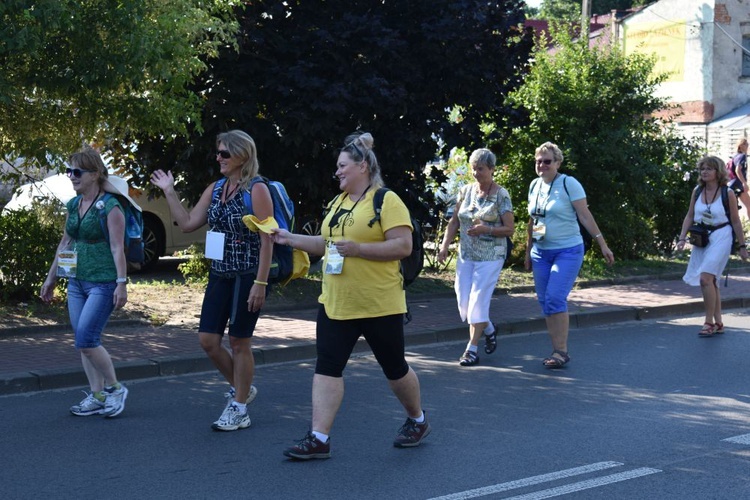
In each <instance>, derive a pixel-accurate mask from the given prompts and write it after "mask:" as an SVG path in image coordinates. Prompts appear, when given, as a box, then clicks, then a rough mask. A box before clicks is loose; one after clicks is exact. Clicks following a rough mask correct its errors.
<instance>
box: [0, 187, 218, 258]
mask: <svg viewBox="0 0 750 500" xmlns="http://www.w3.org/2000/svg"><path fill="white" fill-rule="evenodd" d="M75 195H76V193H75V191H74V190H73V186H72V184H71V183H70V179H69V178H68V176H67V175H65V174H56V175H52V176H50V177H47V178H46V179H43V180H41V181H38V182H32V183H29V184H24V185H23V186H21V187H20V188H19V189H18V190H16V192H15V193H14V194H13V197H12V198H11V199H10V201H9V202H8V204H7V205H5V208H4V209H3V211H8V210H18V209H23V208H29V207H31V203H32V202H33V201H34V200H45V199H53V198H57V199H58V200H59V201H60V202H61V203H63V204H65V203H67V202H68V201H69V200H71V199H72V198H74V197H75ZM130 196H131V197H132V198H133V199H134V200H135V202H136V203H138V205H139V206H140V207H141V208H142V209H143V225H144V228H143V243H144V247H145V254H146V261H145V263H144V264H143V267H142V269H147V268H148V267H150V266H152V265H153V264H155V263H156V261H158V260H159V257H161V256H162V255H171V254H172V253H174V252H176V251H178V250H184V249H186V248H188V247H189V246H190V245H192V244H193V243H205V241H206V229H207V227H208V226H204V227H202V228H200V229H198V230H196V231H193V232H192V233H183V232H182V231H181V230H180V228H179V227H177V223H176V222H175V221H174V220H172V216H171V215H170V212H169V206H168V205H167V200H165V199H164V198H163V197H161V198H156V199H151V200H149V199H148V197H147V196H146V195H145V193H144V192H142V191H138V190H135V189H132V188H131V192H130ZM186 206H187V204H186Z"/></svg>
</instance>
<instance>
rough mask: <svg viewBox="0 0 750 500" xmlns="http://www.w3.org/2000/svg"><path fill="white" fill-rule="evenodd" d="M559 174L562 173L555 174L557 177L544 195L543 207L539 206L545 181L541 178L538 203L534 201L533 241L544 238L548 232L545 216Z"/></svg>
mask: <svg viewBox="0 0 750 500" xmlns="http://www.w3.org/2000/svg"><path fill="white" fill-rule="evenodd" d="M559 176H560V174H557V175H555V178H554V179H552V184H550V185H549V189H548V190H547V194H546V195H545V196H544V200H543V201H544V206H543V207H542V208H541V209H540V208H539V201H540V200H539V198H540V196H541V193H542V187H543V185H544V181H543V180H541V178H540V180H539V187H538V189H537V191H536V203H534V211H533V213H532V217H533V223H532V225H531V239H532V240H533V241H542V240H543V239H544V235H545V234H547V225H546V224H545V222H544V217H545V216H546V215H547V205H549V201H550V195H551V194H552V187H553V186H554V185H555V181H556V180H557V178H558V177H559Z"/></svg>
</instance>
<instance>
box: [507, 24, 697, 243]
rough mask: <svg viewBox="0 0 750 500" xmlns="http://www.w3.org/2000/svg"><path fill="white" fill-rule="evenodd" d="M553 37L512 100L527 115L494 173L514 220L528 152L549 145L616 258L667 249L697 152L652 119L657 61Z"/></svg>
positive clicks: (661, 104) (523, 191) (522, 202)
mask: <svg viewBox="0 0 750 500" xmlns="http://www.w3.org/2000/svg"><path fill="white" fill-rule="evenodd" d="M554 38H555V41H556V45H557V46H558V48H559V50H558V52H557V53H556V54H554V55H551V54H548V53H547V52H546V51H545V50H544V48H543V47H537V48H536V49H535V51H534V64H533V66H532V68H531V71H530V73H529V75H528V76H527V78H526V80H525V82H524V84H523V86H522V87H521V88H520V89H519V90H518V91H516V92H514V93H512V94H511V96H510V102H511V103H513V104H514V105H516V106H518V107H519V108H521V109H525V110H527V111H528V112H529V113H530V115H531V125H530V126H529V127H524V128H520V129H516V130H515V131H514V134H513V136H512V139H511V141H510V142H509V144H508V146H509V147H508V149H507V151H506V153H507V154H506V155H505V160H506V161H507V164H508V167H507V170H506V171H505V172H504V173H503V174H502V176H501V177H502V182H503V184H504V185H506V187H507V188H508V190H509V191H510V192H511V197H512V199H513V200H514V202H515V203H514V204H515V206H516V207H517V208H518V210H517V211H516V214H518V215H520V214H525V213H526V212H525V209H526V195H527V192H528V186H529V183H530V182H531V180H532V179H533V178H534V177H535V173H534V166H533V155H534V150H535V148H536V147H538V146H539V145H540V144H542V143H543V142H545V141H552V142H554V143H556V144H558V145H559V146H560V148H561V149H562V150H563V153H564V156H565V161H564V163H563V168H562V171H563V172H569V173H571V174H572V175H574V176H576V177H577V178H578V179H579V180H580V181H581V182H582V184H583V185H584V188H585V189H586V194H587V200H588V203H589V206H590V207H591V210H592V212H593V214H594V216H595V217H596V220H597V222H598V224H599V227H600V228H601V229H602V232H603V233H604V234H606V235H607V242H608V243H609V245H610V247H611V248H612V249H613V251H614V252H615V254H616V255H617V256H618V257H619V258H636V257H640V256H643V255H645V254H652V253H656V252H657V251H662V252H666V251H669V250H670V249H671V247H672V243H673V238H674V236H675V234H677V231H678V230H679V227H680V224H681V221H682V219H683V217H684V216H685V213H686V211H687V203H688V200H689V196H690V190H691V188H692V185H691V184H690V183H688V182H685V178H686V177H688V176H689V174H690V171H691V170H692V169H694V165H695V160H696V159H697V154H698V151H697V148H696V147H695V146H693V145H691V144H690V143H688V142H687V141H685V140H683V139H681V138H679V137H678V136H677V135H676V134H675V133H673V132H671V131H670V130H669V129H666V128H664V126H663V123H661V122H660V121H659V120H657V119H656V118H654V117H653V113H654V112H656V111H658V110H661V109H665V108H666V107H667V104H666V101H665V100H664V99H661V98H657V97H654V91H655V89H656V87H657V85H658V84H659V82H661V81H663V77H652V76H651V75H652V70H653V67H654V61H653V59H651V58H648V57H646V56H643V55H639V54H633V55H631V56H625V55H624V54H623V53H622V52H621V51H620V50H618V49H617V48H608V49H602V48H600V49H589V48H588V47H587V46H586V45H585V43H583V42H578V41H572V40H571V38H570V36H569V35H567V34H565V33H564V32H556V33H554ZM525 219H526V217H525V216H524V217H523V218H520V220H525Z"/></svg>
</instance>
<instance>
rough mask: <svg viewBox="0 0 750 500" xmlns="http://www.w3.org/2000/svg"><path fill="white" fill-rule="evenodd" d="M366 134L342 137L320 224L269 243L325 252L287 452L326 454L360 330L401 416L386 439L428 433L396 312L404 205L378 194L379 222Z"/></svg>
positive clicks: (405, 240)
mask: <svg viewBox="0 0 750 500" xmlns="http://www.w3.org/2000/svg"><path fill="white" fill-rule="evenodd" d="M373 142H374V140H373V137H372V135H370V134H369V133H355V134H352V135H350V136H348V137H347V138H346V140H345V141H344V147H343V148H342V149H341V153H340V154H339V157H338V160H337V163H336V174H335V177H336V178H338V181H339V188H340V189H341V191H342V192H341V193H340V194H339V195H338V196H337V197H336V198H335V199H334V200H333V201H332V202H331V203H330V204H329V206H330V207H331V208H332V209H331V210H330V211H329V212H328V214H327V215H326V217H325V219H324V220H323V224H322V226H321V227H322V228H323V230H322V234H321V235H318V236H309V235H301V234H292V233H290V232H288V231H285V230H281V229H277V230H275V232H274V234H273V239H274V242H275V243H278V244H282V245H291V246H293V247H294V248H300V249H302V250H305V251H307V252H308V253H310V254H314V255H325V260H324V262H323V269H324V273H323V292H322V293H321V295H320V298H319V299H318V300H319V302H320V304H321V305H320V307H319V309H318V318H317V326H316V340H315V345H316V349H317V354H318V357H317V361H316V364H315V375H314V376H313V383H312V427H311V429H310V431H309V432H308V433H307V435H306V436H305V437H304V438H303V439H302V440H300V441H299V442H298V443H297V444H296V445H295V446H292V447H291V448H288V449H286V450H284V455H285V456H287V457H290V458H293V459H299V460H309V459H314V458H329V457H330V456H331V442H330V433H331V428H332V427H333V421H334V419H335V418H336V414H337V413H338V410H339V407H340V406H341V402H342V401H343V398H344V379H343V372H344V369H345V368H346V365H347V362H348V361H349V357H350V356H351V353H352V350H353V349H354V346H355V344H356V343H357V340H358V339H359V337H360V336H364V337H365V339H366V340H367V343H368V344H369V345H370V348H371V349H372V352H373V354H374V355H375V359H377V361H378V364H379V365H380V367H381V369H382V370H383V373H384V374H385V376H386V378H387V379H388V384H389V385H390V387H391V390H392V391H393V393H394V394H395V395H396V397H397V398H398V400H399V402H400V403H401V405H402V406H403V407H404V410H405V411H406V415H407V418H406V422H405V423H404V425H402V426H401V428H400V429H399V431H398V434H397V435H396V438H395V439H394V441H393V445H394V446H396V447H399V448H408V447H414V446H419V444H420V443H421V442H422V440H423V439H424V438H425V437H427V435H428V434H429V433H430V430H431V429H430V424H429V423H428V422H427V420H426V418H425V414H424V412H423V411H422V403H421V394H420V388H419V379H418V378H417V374H416V373H414V370H412V369H411V367H409V365H408V364H407V362H406V358H405V353H404V313H406V295H405V292H404V287H403V276H402V275H401V273H400V271H399V261H400V260H401V259H402V258H404V257H406V256H407V255H409V254H410V253H411V245H412V238H411V231H412V229H413V228H412V226H411V221H410V218H409V211H408V210H407V208H406V206H405V205H404V203H403V202H402V201H401V199H400V198H399V197H398V196H397V195H396V194H395V193H394V192H392V191H389V192H387V193H386V194H385V198H384V200H383V209H382V212H381V217H380V221H379V222H375V223H372V224H370V222H371V221H373V220H375V210H374V207H373V196H374V194H375V191H377V190H378V188H380V187H383V180H382V178H381V175H380V167H379V165H378V160H377V158H376V156H375V153H374V152H373V150H372V148H373Z"/></svg>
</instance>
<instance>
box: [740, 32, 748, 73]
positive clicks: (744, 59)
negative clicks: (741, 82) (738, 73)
mask: <svg viewBox="0 0 750 500" xmlns="http://www.w3.org/2000/svg"><path fill="white" fill-rule="evenodd" d="M742 48H743V50H742V76H750V36H743V37H742Z"/></svg>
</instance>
